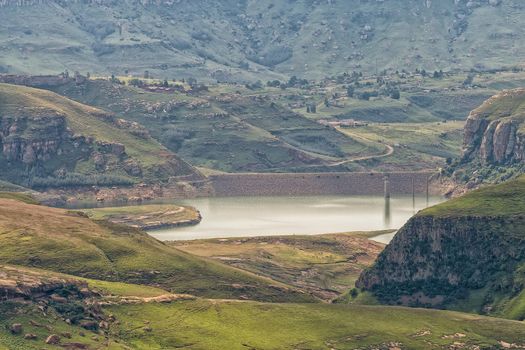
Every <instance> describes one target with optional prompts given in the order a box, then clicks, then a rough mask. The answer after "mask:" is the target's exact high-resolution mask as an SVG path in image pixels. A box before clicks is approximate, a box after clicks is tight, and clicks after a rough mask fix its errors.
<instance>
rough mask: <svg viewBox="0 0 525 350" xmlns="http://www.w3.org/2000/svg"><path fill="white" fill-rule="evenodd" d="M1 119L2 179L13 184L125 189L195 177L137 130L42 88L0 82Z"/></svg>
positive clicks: (97, 110) (127, 123)
mask: <svg viewBox="0 0 525 350" xmlns="http://www.w3.org/2000/svg"><path fill="white" fill-rule="evenodd" d="M0 120H1V122H2V132H1V133H0V144H2V145H3V152H2V154H0V163H1V164H4V166H5V167H6V170H5V171H3V172H2V174H1V178H2V179H4V180H7V181H11V182H14V183H17V184H23V185H25V186H30V187H54V186H62V187H68V186H78V185H130V184H133V183H138V182H142V181H146V182H150V181H151V182H161V181H166V180H167V179H168V178H169V177H171V176H177V175H178V176H181V175H193V174H195V171H194V170H193V169H192V168H191V167H190V166H189V165H188V164H186V163H185V162H184V161H182V160H180V159H179V158H178V157H176V156H175V155H174V154H173V153H170V152H169V151H168V150H166V149H165V148H164V147H163V146H161V145H160V144H159V143H158V142H157V141H155V140H154V139H152V138H151V137H150V136H149V134H148V132H147V131H146V130H145V129H144V128H143V127H142V126H140V125H138V124H136V123H130V122H127V121H125V120H123V119H119V118H118V117H116V116H115V115H113V114H111V113H108V112H105V111H103V110H100V109H97V108H93V107H89V106H85V105H82V104H80V103H78V102H74V101H72V100H69V99H67V98H64V97H62V96H59V95H57V94H55V93H52V92H49V91H46V90H39V89H33V88H28V87H23V86H17V85H9V84H0ZM6 164H9V166H6Z"/></svg>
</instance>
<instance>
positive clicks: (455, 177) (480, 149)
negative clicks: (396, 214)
mask: <svg viewBox="0 0 525 350" xmlns="http://www.w3.org/2000/svg"><path fill="white" fill-rule="evenodd" d="M524 112H525V89H514V90H504V91H502V92H501V93H499V94H497V95H495V96H493V97H491V98H489V99H488V100H487V101H485V102H484V103H483V104H482V105H481V106H480V107H478V108H477V109H475V110H473V111H472V112H471V113H470V115H469V117H468V119H467V122H466V124H465V129H464V142H463V154H462V156H461V158H459V159H457V160H456V161H453V162H452V163H451V164H450V165H449V166H448V167H446V168H445V169H443V171H442V175H443V176H441V177H440V181H441V182H442V184H441V185H443V186H445V187H447V188H446V190H445V191H446V192H447V194H448V195H450V196H457V195H461V194H463V193H465V192H467V191H469V190H472V189H475V188H479V187H480V186H481V185H483V184H494V183H501V182H503V181H506V180H509V179H513V178H516V177H518V176H520V175H521V174H523V173H524V172H525V113H524Z"/></svg>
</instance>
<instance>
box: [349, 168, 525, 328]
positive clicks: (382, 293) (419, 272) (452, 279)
mask: <svg viewBox="0 0 525 350" xmlns="http://www.w3.org/2000/svg"><path fill="white" fill-rule="evenodd" d="M524 193H525V178H524V177H520V178H519V179H517V180H512V181H509V182H505V183H503V184H499V185H493V186H487V187H483V188H481V189H479V190H476V191H473V192H470V193H468V194H466V195H464V196H462V197H459V198H456V199H452V200H450V201H448V202H446V203H443V204H440V205H437V206H435V207H432V208H429V209H425V210H422V211H421V212H419V213H418V214H417V215H416V216H415V217H413V218H412V219H411V220H410V221H409V222H408V223H407V224H406V225H405V226H404V227H403V228H402V229H401V230H400V231H399V232H398V233H397V234H396V237H395V238H394V240H393V241H392V242H391V244H390V245H389V246H387V248H386V249H385V250H384V252H383V253H381V254H380V255H379V258H378V259H377V261H376V263H375V265H374V266H373V267H372V268H370V269H369V270H366V271H365V272H364V273H363V274H362V275H361V277H360V278H359V280H358V282H357V285H358V287H360V288H364V289H366V290H368V291H371V292H372V293H373V294H375V296H376V297H378V298H379V300H380V301H382V302H384V303H401V304H405V305H412V306H426V307H440V308H450V309H455V310H462V311H468V312H475V313H482V314H489V315H495V316H502V317H507V318H513V319H519V320H523V319H524V318H525V308H524V306H523V305H525V303H524V300H525V299H524V295H525V294H524V293H523V290H524V286H525V284H524V282H525V278H524V275H523V272H524V271H525V270H524V267H525V255H524V254H523V252H524V247H525V236H524V235H523V233H524V232H525V231H524V229H525V222H524V220H523V212H524V208H525V200H524V198H525V197H524Z"/></svg>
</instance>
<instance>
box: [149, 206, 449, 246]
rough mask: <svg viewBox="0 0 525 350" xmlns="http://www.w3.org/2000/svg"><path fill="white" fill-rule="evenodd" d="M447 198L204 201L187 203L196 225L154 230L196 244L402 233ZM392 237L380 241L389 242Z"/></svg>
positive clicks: (165, 237)
mask: <svg viewBox="0 0 525 350" xmlns="http://www.w3.org/2000/svg"><path fill="white" fill-rule="evenodd" d="M443 201H444V199H443V198H442V197H430V198H429V199H428V201H427V198H426V197H424V196H417V197H415V198H412V196H399V197H393V198H391V199H390V200H389V201H386V200H385V198H384V197H382V196H315V197H236V198H199V199H192V200H186V201H182V202H177V203H182V204H185V205H191V206H194V207H196V208H197V209H198V210H200V212H201V214H202V216H203V220H202V222H201V223H200V224H199V225H197V226H193V227H181V228H173V229H167V230H161V231H153V232H150V234H151V235H153V236H154V237H156V238H158V239H160V240H191V239H205V238H223V237H247V236H269V235H286V234H298V235H312V234H319V233H336V232H349V231H375V230H384V229H398V228H400V227H401V226H403V224H405V223H406V221H407V220H408V219H409V218H410V217H411V216H413V215H414V214H415V213H417V212H418V211H419V210H421V209H423V208H426V207H427V203H428V205H434V204H438V203H440V202H443ZM392 237H393V235H392V234H391V235H384V236H381V237H378V238H377V240H379V241H381V242H385V243H388V242H389V241H390V239H392Z"/></svg>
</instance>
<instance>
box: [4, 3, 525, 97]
mask: <svg viewBox="0 0 525 350" xmlns="http://www.w3.org/2000/svg"><path fill="white" fill-rule="evenodd" d="M92 5H93V4H86V3H83V2H80V3H63V2H61V1H51V2H46V3H44V4H42V3H40V2H36V3H33V2H30V3H27V2H24V6H20V3H19V2H17V1H15V0H7V1H4V2H3V4H2V6H3V7H2V12H1V13H0V22H1V23H4V24H5V28H6V30H4V31H3V32H2V33H0V45H2V46H3V47H4V51H3V52H4V55H3V57H2V61H1V71H2V72H24V73H56V72H59V71H62V70H64V69H69V71H70V72H74V71H80V72H83V73H85V72H91V73H94V74H93V75H101V74H105V75H108V76H110V75H112V74H115V75H117V76H119V75H128V74H132V75H133V76H135V77H140V78H143V77H145V78H151V77H154V78H157V79H159V80H160V81H162V82H164V80H166V81H167V82H171V81H172V80H173V79H174V78H176V79H177V80H182V79H183V78H185V79H186V80H189V78H191V79H192V80H202V79H206V80H214V81H217V80H218V81H224V82H229V81H237V82H246V81H251V82H252V83H253V84H254V85H258V83H257V82H256V81H257V80H262V81H264V82H266V81H268V80H271V81H274V80H281V81H288V80H289V78H290V76H292V75H297V76H298V77H299V78H296V79H295V80H296V81H301V78H307V79H312V78H314V79H322V78H324V77H325V76H327V75H332V74H339V73H342V72H344V71H346V70H348V68H349V67H353V68H354V69H357V68H358V69H359V70H361V71H363V72H364V73H372V72H374V73H379V72H382V71H383V70H388V71H396V70H399V71H403V70H410V71H415V70H416V69H417V70H418V71H420V72H422V73H424V74H425V76H426V77H428V79H434V76H435V80H436V81H439V80H440V79H442V77H443V74H442V73H441V74H440V70H444V71H452V70H457V69H462V70H466V71H469V70H471V69H476V70H490V69H499V68H501V67H505V66H507V67H515V66H517V65H519V64H521V62H520V60H519V57H523V56H524V51H523V49H522V48H521V47H519V45H518V46H517V47H516V45H515V43H516V42H520V41H521V40H522V39H523V34H522V33H521V31H520V29H521V27H520V26H521V23H523V19H524V18H523V17H524V12H523V11H522V9H521V8H517V7H516V6H515V3H514V2H507V1H502V2H500V3H497V4H496V5H494V4H489V3H488V2H487V1H483V2H480V3H479V4H477V5H476V6H472V5H471V4H470V3H468V2H465V1H457V2H439V3H438V2H433V3H432V4H430V3H429V6H427V3H426V2H420V1H416V0H407V1H403V2H402V3H399V4H398V3H392V2H389V1H380V2H377V1H369V2H362V1H358V0H348V1H344V2H343V1H340V2H336V3H325V2H311V1H305V2H299V3H290V2H286V1H282V2H281V1H279V2H275V1H270V0H264V1H255V0H249V1H246V2H242V3H241V4H238V3H236V2H232V1H222V2H216V3H213V4H209V3H207V2H205V1H202V0H199V1H193V2H187V3H172V2H169V1H163V2H150V3H147V5H146V6H144V5H142V4H139V5H137V7H134V6H131V7H130V6H127V5H126V4H124V3H120V2H116V3H112V4H110V5H107V4H106V5H100V4H94V5H93V6H92ZM137 9H140V14H141V16H140V17H137V16H136V13H137V12H136V10H137ZM64 13H68V14H69V16H68V17H69V18H75V20H65V19H64V16H63V14H64ZM181 13H184V14H186V15H185V16H182V15H180V14H181ZM217 23H221V27H220V29H221V30H220V31H217V30H215V29H216V28H217ZM283 23H285V24H286V25H282V24H283ZM489 24H490V25H489ZM152 28H156V29H152ZM264 28H276V30H275V32H268V31H266V30H264ZM277 39H278V40H277ZM349 42H350V43H352V45H348V44H347V43H349ZM393 42H395V43H396V44H395V45H393V44H392V43H393ZM494 52H497V53H498V54H497V55H494ZM516 68H517V69H519V66H518V67H516ZM425 70H426V71H425ZM434 72H435V73H436V74H434ZM195 78H196V79H195ZM466 78H467V74H466V73H465V76H464V77H463V78H462V79H461V83H462V82H463V81H466V82H467V83H473V84H476V79H474V80H473V81H472V80H467V79H466ZM259 84H260V83H259ZM278 86H280V84H279V85H278ZM393 91H395V90H393ZM373 92H375V91H374V90H371V91H370V93H373ZM391 95H393V96H395V95H394V94H392V93H391Z"/></svg>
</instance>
